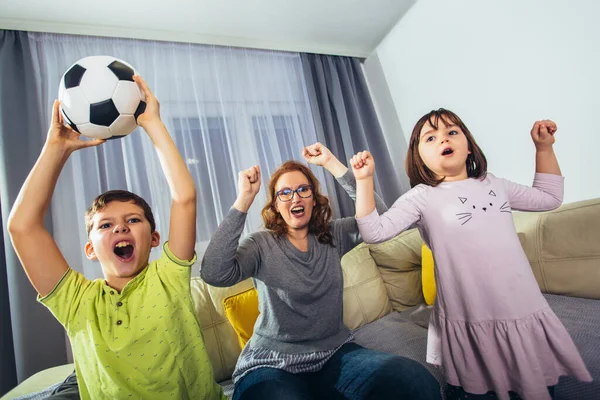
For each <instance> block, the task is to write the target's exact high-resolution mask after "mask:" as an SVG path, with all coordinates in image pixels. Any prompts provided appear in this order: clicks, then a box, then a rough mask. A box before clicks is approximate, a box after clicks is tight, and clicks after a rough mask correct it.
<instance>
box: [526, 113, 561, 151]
mask: <svg viewBox="0 0 600 400" xmlns="http://www.w3.org/2000/svg"><path fill="white" fill-rule="evenodd" d="M557 129H558V128H557V127H556V124H555V123H554V122H553V121H550V120H549V119H544V120H541V121H536V122H535V124H533V128H531V138H532V139H533V143H534V144H535V148H536V149H537V150H548V149H551V148H552V145H553V144H554V142H555V139H554V134H555V133H556V130H557Z"/></svg>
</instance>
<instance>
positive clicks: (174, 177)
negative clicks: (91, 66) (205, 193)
mask: <svg viewBox="0 0 600 400" xmlns="http://www.w3.org/2000/svg"><path fill="white" fill-rule="evenodd" d="M134 80H135V81H136V82H137V83H138V85H139V86H140V88H141V89H142V90H143V91H144V93H145V95H146V110H145V111H144V113H143V114H141V115H140V116H139V117H138V120H137V122H138V124H139V125H140V126H141V127H142V128H144V130H145V131H146V133H147V134H148V136H150V139H151V140H152V143H153V144H154V148H155V149H156V153H157V154H158V158H159V160H160V165H161V167H162V169H163V172H164V173H165V177H166V178H167V182H168V184H169V189H170V190H171V198H172V203H171V220H170V226H169V249H170V250H171V251H172V252H173V254H174V255H175V256H176V257H177V258H179V259H181V260H191V259H192V257H193V256H194V247H195V244H196V187H195V186H194V181H193V179H192V176H191V174H190V172H189V171H188V169H187V166H186V164H185V161H184V160H183V158H182V157H181V154H179V151H178V150H177V147H176V146H175V143H174V142H173V139H172V138H171V136H170V135H169V132H168V131H167V128H166V127H165V125H164V124H163V122H162V120H161V119H160V105H159V103H158V100H157V99H156V97H154V95H153V94H152V92H151V91H150V89H149V88H148V85H147V84H146V82H145V81H144V80H143V79H142V78H141V77H140V76H134Z"/></svg>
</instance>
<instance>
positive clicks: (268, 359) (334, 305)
mask: <svg viewBox="0 0 600 400" xmlns="http://www.w3.org/2000/svg"><path fill="white" fill-rule="evenodd" d="M303 155H304V158H305V159H306V161H308V162H309V163H311V164H314V165H321V166H323V167H325V168H326V169H327V170H328V171H329V172H331V173H332V174H333V175H334V176H335V177H336V178H337V179H338V182H339V183H340V184H342V186H343V187H344V188H345V189H346V191H347V192H348V193H349V194H350V195H351V196H353V195H354V192H355V189H354V178H353V177H352V173H351V172H349V171H348V168H346V167H345V166H344V165H343V164H342V163H340V162H339V161H338V159H337V158H335V157H334V156H333V155H332V154H331V152H330V151H329V150H328V149H327V148H326V147H325V146H322V145H321V144H320V143H316V144H313V145H311V146H308V147H306V148H304V152H303ZM238 185H239V194H238V198H237V200H236V202H235V203H234V204H233V207H232V208H231V210H229V212H228V213H227V215H226V216H225V219H224V220H223V222H222V223H221V224H220V225H219V228H218V229H217V231H216V232H215V234H214V236H213V238H212V239H211V241H210V244H209V245H208V248H207V249H206V252H205V254H204V259H203V260H202V269H201V271H200V274H201V276H202V278H203V279H204V280H205V281H206V282H207V283H208V284H210V285H215V286H231V285H234V284H236V283H238V282H240V281H241V280H243V279H246V278H250V277H252V278H253V280H254V285H255V286H256V289H257V290H258V299H259V308H260V316H259V317H258V320H257V321H256V324H255V327H254V334H253V335H252V337H251V338H250V341H249V342H248V344H247V345H246V346H245V347H244V349H243V351H242V354H241V355H240V357H239V359H238V362H237V365H236V368H235V371H234V373H233V380H234V382H235V390H234V395H233V398H234V400H237V399H260V400H266V399H277V400H279V399H285V400H294V399H314V398H327V399H338V398H344V399H357V400H358V399H406V400H410V399H414V400H434V399H436V400H437V399H440V398H441V394H440V388H439V385H438V383H437V381H436V380H435V378H434V377H433V376H432V375H431V373H429V371H427V369H426V368H425V367H424V366H422V365H421V364H419V363H417V362H416V361H412V360H409V359H407V358H402V357H398V356H395V355H392V354H386V353H382V352H377V351H374V350H369V349H366V348H363V347H361V346H359V345H358V344H356V343H353V336H352V333H351V332H350V331H349V330H348V328H347V327H346V326H345V325H344V322H343V314H342V311H343V307H342V294H343V286H344V285H343V277H342V267H341V258H342V256H343V255H344V254H345V253H346V252H348V251H350V250H351V249H352V248H354V247H355V246H356V245H357V244H358V243H360V242H361V238H360V235H359V234H358V226H357V224H356V220H355V219H354V218H353V217H348V218H342V219H336V220H333V221H332V220H331V208H330V207H329V200H328V199H327V198H326V197H325V196H323V195H322V194H321V191H320V189H319V181H318V180H317V178H316V177H315V176H314V174H313V173H312V172H311V170H310V169H309V168H308V167H306V166H305V165H303V164H300V163H299V162H296V161H288V162H286V163H284V164H283V165H282V166H281V167H279V168H278V169H277V170H276V171H275V172H274V173H273V175H272V176H271V179H270V180H269V186H268V193H267V196H268V200H267V204H266V205H265V206H264V208H263V211H262V216H263V220H264V222H265V227H266V228H267V229H266V230H263V231H260V232H255V233H253V234H251V235H250V236H248V237H247V238H245V239H243V240H242V241H241V243H240V236H241V235H242V231H243V229H244V221H245V220H246V213H247V212H248V209H249V208H250V205H251V204H252V202H253V201H254V197H255V196H256V194H257V193H258V190H259V188H260V170H259V169H258V167H257V166H255V167H252V168H249V169H248V170H245V171H242V172H240V174H239V182H238ZM377 204H378V207H379V208H380V209H381V210H382V211H385V210H386V209H387V207H386V206H385V204H383V202H381V201H378V203H377Z"/></svg>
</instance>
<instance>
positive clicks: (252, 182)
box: [233, 165, 260, 212]
mask: <svg viewBox="0 0 600 400" xmlns="http://www.w3.org/2000/svg"><path fill="white" fill-rule="evenodd" d="M259 190H260V167H259V166H258V165H255V166H253V167H250V168H248V169H246V170H243V171H240V172H239V173H238V197H237V200H236V201H235V203H234V204H233V206H234V207H235V208H237V209H238V210H239V211H242V212H247V211H248V210H249V209H250V206H251V205H252V202H253V201H254V197H256V194H257V193H258V191H259Z"/></svg>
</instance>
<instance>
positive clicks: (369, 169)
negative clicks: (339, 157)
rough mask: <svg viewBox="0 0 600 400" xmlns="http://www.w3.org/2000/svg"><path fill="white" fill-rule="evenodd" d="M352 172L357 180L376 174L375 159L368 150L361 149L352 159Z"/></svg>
mask: <svg viewBox="0 0 600 400" xmlns="http://www.w3.org/2000/svg"><path fill="white" fill-rule="evenodd" d="M350 165H351V166H352V172H353V173H354V177H355V178H356V180H357V181H360V180H363V179H367V178H371V177H372V176H373V175H374V174H375V160H373V156H372V155H371V153H370V152H368V151H366V150H365V151H360V152H358V153H356V154H355V155H354V156H353V157H352V158H351V159H350Z"/></svg>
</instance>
